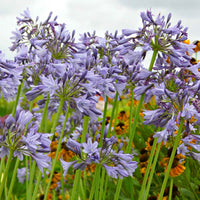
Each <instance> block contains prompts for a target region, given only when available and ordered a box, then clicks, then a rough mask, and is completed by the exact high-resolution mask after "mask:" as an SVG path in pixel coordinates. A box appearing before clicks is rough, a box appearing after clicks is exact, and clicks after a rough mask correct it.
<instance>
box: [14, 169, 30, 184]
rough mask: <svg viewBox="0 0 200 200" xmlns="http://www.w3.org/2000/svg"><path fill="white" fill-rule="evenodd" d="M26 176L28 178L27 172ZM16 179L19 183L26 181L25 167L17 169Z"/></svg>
mask: <svg viewBox="0 0 200 200" xmlns="http://www.w3.org/2000/svg"><path fill="white" fill-rule="evenodd" d="M28 176H29V172H28ZM17 178H18V180H19V182H20V183H24V181H25V180H26V167H22V168H18V169H17Z"/></svg>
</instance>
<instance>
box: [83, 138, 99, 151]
mask: <svg viewBox="0 0 200 200" xmlns="http://www.w3.org/2000/svg"><path fill="white" fill-rule="evenodd" d="M97 146H98V142H97V141H94V143H92V138H88V140H87V143H85V142H84V143H82V147H83V152H84V153H87V154H88V155H92V154H93V153H96V152H98V149H97Z"/></svg>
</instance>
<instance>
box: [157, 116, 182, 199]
mask: <svg viewBox="0 0 200 200" xmlns="http://www.w3.org/2000/svg"><path fill="white" fill-rule="evenodd" d="M183 124H184V118H181V121H180V124H179V130H178V133H177V136H176V138H175V141H174V145H173V150H172V153H171V156H170V159H169V163H168V167H167V171H166V172H165V178H164V181H163V184H162V188H161V191H160V195H159V198H158V200H162V197H163V194H164V191H165V188H166V185H167V180H168V178H169V172H170V170H171V167H172V164H173V161H174V157H175V154H176V150H177V147H178V144H179V141H180V139H181V135H182V128H183Z"/></svg>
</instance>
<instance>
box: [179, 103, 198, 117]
mask: <svg viewBox="0 0 200 200" xmlns="http://www.w3.org/2000/svg"><path fill="white" fill-rule="evenodd" d="M196 113H197V111H196V109H195V107H194V106H193V105H190V104H189V103H186V104H185V106H184V107H183V111H182V113H181V117H184V119H191V118H192V117H193V116H194V115H195V114H196Z"/></svg>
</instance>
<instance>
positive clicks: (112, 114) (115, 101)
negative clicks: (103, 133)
mask: <svg viewBox="0 0 200 200" xmlns="http://www.w3.org/2000/svg"><path fill="white" fill-rule="evenodd" d="M118 96H119V95H118V92H116V94H115V99H114V103H113V108H112V113H111V116H110V125H109V128H108V134H107V137H109V135H110V132H111V128H112V121H113V118H114V114H115V109H116V107H117V100H118Z"/></svg>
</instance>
